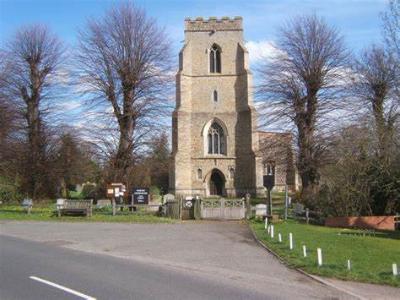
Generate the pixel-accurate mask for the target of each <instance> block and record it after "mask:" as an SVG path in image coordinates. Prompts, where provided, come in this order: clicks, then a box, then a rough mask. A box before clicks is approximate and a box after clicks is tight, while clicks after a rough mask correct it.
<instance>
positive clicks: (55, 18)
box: [0, 0, 387, 53]
mask: <svg viewBox="0 0 400 300" xmlns="http://www.w3.org/2000/svg"><path fill="white" fill-rule="evenodd" d="M116 2H118V1H111V0H0V46H3V45H4V42H5V41H6V40H7V39H8V38H9V37H10V36H11V35H12V34H13V32H14V31H15V29H16V28H18V27H19V26H21V25H23V24H30V23H37V22H39V23H45V24H48V25H49V26H50V27H51V28H52V29H53V31H55V32H56V33H57V34H58V35H59V36H60V37H61V38H62V39H63V40H64V41H65V42H67V44H69V45H71V46H73V44H74V43H75V37H76V30H77V28H79V27H81V26H84V24H85V22H86V19H87V18H88V17H96V16H100V15H102V14H103V12H104V10H105V9H107V8H108V7H110V6H111V5H112V4H113V3H116ZM136 3H137V4H139V5H140V6H142V7H144V8H145V9H146V10H147V12H148V14H149V15H151V16H152V17H154V18H156V19H157V20H158V22H159V24H160V25H162V26H165V27H166V29H167V32H168V33H169V35H170V37H171V39H172V41H173V43H174V50H175V53H177V52H178V49H179V48H180V41H182V39H183V20H184V18H185V17H196V16H203V17H208V16H217V17H221V16H242V17H243V18H244V26H245V38H246V40H247V41H253V42H262V41H271V40H274V39H275V38H276V28H277V27H278V26H280V25H281V24H282V22H284V20H286V19H288V18H290V17H292V16H295V15H297V14H303V13H305V14H309V13H316V14H318V15H320V16H322V17H324V18H325V19H326V20H327V21H328V22H329V23H330V24H331V25H333V26H336V27H337V28H338V29H339V30H340V31H341V32H342V34H343V35H344V36H345V39H346V43H347V45H348V46H349V48H351V49H354V50H356V51H358V50H360V49H362V48H363V47H365V46H367V45H368V44H369V43H371V42H379V41H380V39H381V38H380V33H381V29H380V28H381V20H380V16H379V14H380V12H382V11H383V10H384V9H385V7H386V4H387V0H263V1H261V0H247V1H246V0H201V1H199V0H198V1H193V0H138V1H136Z"/></svg>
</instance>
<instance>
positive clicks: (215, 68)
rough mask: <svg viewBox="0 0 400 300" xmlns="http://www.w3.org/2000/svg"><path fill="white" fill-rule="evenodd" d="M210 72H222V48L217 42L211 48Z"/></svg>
mask: <svg viewBox="0 0 400 300" xmlns="http://www.w3.org/2000/svg"><path fill="white" fill-rule="evenodd" d="M210 73H221V50H220V49H219V47H218V46H217V45H215V44H214V45H213V46H212V47H211V49H210Z"/></svg>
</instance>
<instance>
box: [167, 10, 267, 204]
mask: <svg viewBox="0 0 400 300" xmlns="http://www.w3.org/2000/svg"><path fill="white" fill-rule="evenodd" d="M251 87H252V75H251V72H250V70H249V62H248V52H247V50H246V48H245V47H244V42H243V27H242V18H241V17H235V18H234V19H230V18H226V17H224V18H222V19H217V18H209V19H208V20H203V18H196V19H195V20H191V19H186V20H185V44H184V46H183V48H182V50H181V52H180V53H179V71H178V73H177V75H176V108H175V110H174V112H173V116H172V158H171V168H170V191H171V192H172V193H175V194H176V195H192V196H194V195H200V196H203V197H204V196H210V195H222V196H233V197H237V196H243V195H244V194H245V193H246V192H250V193H252V194H256V193H263V190H264V189H263V187H262V173H263V170H262V158H261V156H259V155H258V154H257V153H258V147H259V141H258V133H257V131H256V126H257V124H256V120H257V116H256V111H255V109H254V107H253V99H252V91H251ZM256 174H258V175H257V176H256Z"/></svg>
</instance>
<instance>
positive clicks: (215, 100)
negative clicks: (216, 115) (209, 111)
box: [212, 90, 218, 102]
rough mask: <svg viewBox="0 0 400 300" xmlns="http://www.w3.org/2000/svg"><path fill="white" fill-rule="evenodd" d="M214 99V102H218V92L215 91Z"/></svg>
mask: <svg viewBox="0 0 400 300" xmlns="http://www.w3.org/2000/svg"><path fill="white" fill-rule="evenodd" d="M212 98H213V101H214V102H218V92H217V91H216V90H214V91H213V94H212Z"/></svg>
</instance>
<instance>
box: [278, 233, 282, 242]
mask: <svg viewBox="0 0 400 300" xmlns="http://www.w3.org/2000/svg"><path fill="white" fill-rule="evenodd" d="M278 241H279V243H282V234H281V233H278Z"/></svg>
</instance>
